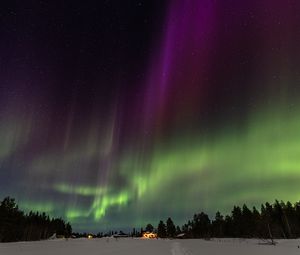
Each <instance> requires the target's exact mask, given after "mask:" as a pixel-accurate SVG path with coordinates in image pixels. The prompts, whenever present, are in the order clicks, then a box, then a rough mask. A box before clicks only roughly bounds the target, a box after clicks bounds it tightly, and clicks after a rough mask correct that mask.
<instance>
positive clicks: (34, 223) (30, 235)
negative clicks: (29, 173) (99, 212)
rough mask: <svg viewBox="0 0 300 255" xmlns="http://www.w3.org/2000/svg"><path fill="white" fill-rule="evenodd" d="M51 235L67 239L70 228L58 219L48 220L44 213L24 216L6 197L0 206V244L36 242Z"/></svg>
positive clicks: (30, 213)
mask: <svg viewBox="0 0 300 255" xmlns="http://www.w3.org/2000/svg"><path fill="white" fill-rule="evenodd" d="M53 234H56V235H57V236H59V235H61V236H65V237H69V236H71V234H72V227H71V225H70V224H69V223H66V222H65V221H64V220H62V219H60V218H50V217H49V216H48V215H46V214H45V213H39V212H32V211H31V212H29V213H28V214H25V213H24V212H23V211H21V210H20V209H19V208H18V205H17V204H16V202H15V199H13V198H10V197H6V198H4V200H3V201H2V202H1V204H0V242H15V241H36V240H42V239H47V238H49V237H51V236H53Z"/></svg>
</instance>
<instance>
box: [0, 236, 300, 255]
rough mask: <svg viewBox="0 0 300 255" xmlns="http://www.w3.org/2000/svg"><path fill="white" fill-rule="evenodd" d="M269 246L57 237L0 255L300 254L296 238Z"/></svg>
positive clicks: (10, 247)
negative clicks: (67, 238)
mask: <svg viewBox="0 0 300 255" xmlns="http://www.w3.org/2000/svg"><path fill="white" fill-rule="evenodd" d="M276 242H277V245H275V246H274V245H268V244H265V243H262V241H260V240H255V239H212V240H209V241H206V240H199V239H189V240H178V239H174V240H167V239H166V240H164V239H158V240H156V239H155V240H151V239H137V238H118V239H115V238H101V239H85V238H82V239H69V240H64V239H57V240H47V241H38V242H18V243H0V255H18V254H22V255H53V254H56V255H60V254H64V255H79V254H80V255H82V254H83V255H85V254H88V255H94V254H95V255H96V254H97V255H102V254H103V255H106V254H123V255H127V254H130V255H133V254H143V255H150V254H151V255H153V254H156V255H162V254H164V255H166V254H170V255H197V254H199V255H200V254H202V255H215V254H222V255H227V254H228V255H234V254H242V255H254V254H255V255H279V254H280V255H282V254H287V255H294V254H297V255H299V254H300V248H298V246H299V245H300V240H299V239H293V240H276Z"/></svg>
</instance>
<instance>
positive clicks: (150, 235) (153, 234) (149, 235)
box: [143, 232, 157, 238]
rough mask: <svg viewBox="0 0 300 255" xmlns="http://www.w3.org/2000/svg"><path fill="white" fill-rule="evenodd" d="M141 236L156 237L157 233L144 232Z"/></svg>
mask: <svg viewBox="0 0 300 255" xmlns="http://www.w3.org/2000/svg"><path fill="white" fill-rule="evenodd" d="M143 238H157V234H156V233H152V232H144V233H143Z"/></svg>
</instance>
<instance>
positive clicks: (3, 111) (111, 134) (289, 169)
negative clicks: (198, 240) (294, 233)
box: [0, 0, 300, 232]
mask: <svg viewBox="0 0 300 255" xmlns="http://www.w3.org/2000/svg"><path fill="white" fill-rule="evenodd" d="M0 38H1V39H0V195H1V197H2V198H4V197H5V196H7V195H9V196H12V197H15V198H16V200H17V202H18V204H19V206H20V208H21V209H24V210H25V211H30V210H39V211H45V212H47V213H48V214H50V215H52V216H60V217H63V218H64V219H66V220H67V221H70V222H71V224H72V226H73V229H74V230H75V231H91V232H97V231H105V230H110V229H120V228H122V229H131V228H132V227H142V226H145V224H146V223H148V222H151V223H152V224H156V223H157V222H158V221H159V220H160V219H166V218H167V217H169V216H171V217H172V218H173V219H174V221H175V222H176V223H177V224H182V223H184V222H185V221H186V220H187V219H189V218H190V217H192V215H193V214H194V213H196V212H199V211H201V210H204V211H206V212H207V213H209V215H210V216H213V215H214V213H215V212H216V210H220V211H221V212H223V213H228V212H229V211H230V209H231V208H232V206H233V205H235V204H240V205H241V204H243V203H247V204H248V205H259V204H260V203H262V202H265V201H270V202H272V201H274V199H280V200H281V199H282V200H290V201H292V202H296V201H299V200H300V188H299V182H300V102H299V99H300V47H299V45H300V2H299V1H297V0H244V1H239V0H189V1H186V0H169V1H167V0H165V1H158V0H157V1H147V0H101V1H90V0H87V1H68V0H66V1H33V0H28V1H2V2H1V4H0Z"/></svg>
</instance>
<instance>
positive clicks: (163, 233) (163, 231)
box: [157, 220, 167, 238]
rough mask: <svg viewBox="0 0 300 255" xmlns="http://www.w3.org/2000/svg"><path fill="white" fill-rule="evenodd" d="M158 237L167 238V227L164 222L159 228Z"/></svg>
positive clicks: (161, 222)
mask: <svg viewBox="0 0 300 255" xmlns="http://www.w3.org/2000/svg"><path fill="white" fill-rule="evenodd" d="M157 236H158V237H160V238H165V237H166V236H167V231H166V225H165V223H164V222H163V221H162V220H161V221H160V222H159V224H158V227H157Z"/></svg>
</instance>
